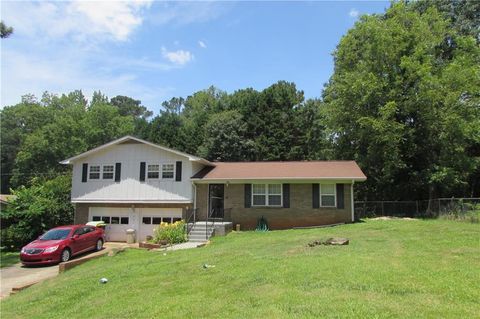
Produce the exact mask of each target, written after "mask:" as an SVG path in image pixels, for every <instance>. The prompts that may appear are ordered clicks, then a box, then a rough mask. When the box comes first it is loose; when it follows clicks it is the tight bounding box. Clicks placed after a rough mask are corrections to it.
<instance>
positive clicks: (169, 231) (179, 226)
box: [153, 220, 187, 244]
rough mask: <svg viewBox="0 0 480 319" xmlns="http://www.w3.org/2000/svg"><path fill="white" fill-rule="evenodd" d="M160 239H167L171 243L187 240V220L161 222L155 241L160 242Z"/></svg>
mask: <svg viewBox="0 0 480 319" xmlns="http://www.w3.org/2000/svg"><path fill="white" fill-rule="evenodd" d="M160 240H166V241H167V242H168V243H169V244H179V243H184V242H186V241H187V233H186V231H185V222H184V221H183V220H180V221H177V222H175V223H173V224H168V223H161V224H160V225H159V226H158V227H157V228H156V229H155V230H154V236H153V241H154V242H155V243H159V242H160Z"/></svg>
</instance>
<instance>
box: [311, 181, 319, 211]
mask: <svg viewBox="0 0 480 319" xmlns="http://www.w3.org/2000/svg"><path fill="white" fill-rule="evenodd" d="M312 206H313V208H320V188H319V185H318V184H312Z"/></svg>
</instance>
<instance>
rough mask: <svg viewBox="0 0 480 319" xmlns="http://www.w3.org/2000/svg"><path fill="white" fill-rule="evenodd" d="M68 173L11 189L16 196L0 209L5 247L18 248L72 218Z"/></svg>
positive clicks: (2, 238) (69, 222)
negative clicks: (4, 207)
mask: <svg viewBox="0 0 480 319" xmlns="http://www.w3.org/2000/svg"><path fill="white" fill-rule="evenodd" d="M70 189H71V175H70V174H66V175H61V176H58V177H56V178H53V179H50V180H40V179H36V180H34V181H33V182H32V186H30V187H25V186H21V187H19V188H18V189H16V190H14V191H13V194H14V195H16V198H15V199H14V200H13V201H11V202H10V203H9V205H8V206H7V208H6V209H5V210H3V211H1V212H0V218H1V220H2V230H1V243H2V247H3V248H4V249H5V250H18V249H19V248H21V247H22V246H23V245H25V244H27V243H28V242H30V241H32V240H33V239H35V238H37V237H38V236H39V235H41V234H42V233H43V232H45V231H46V230H48V229H50V228H53V227H55V226H59V225H68V224H71V223H72V222H73V212H74V208H73V205H72V204H71V203H70Z"/></svg>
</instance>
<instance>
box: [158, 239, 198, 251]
mask: <svg viewBox="0 0 480 319" xmlns="http://www.w3.org/2000/svg"><path fill="white" fill-rule="evenodd" d="M206 244H207V242H193V241H187V242H186V243H181V244H175V245H172V246H168V247H166V248H156V249H153V250H156V251H165V250H181V249H191V248H197V247H202V246H205V245H206Z"/></svg>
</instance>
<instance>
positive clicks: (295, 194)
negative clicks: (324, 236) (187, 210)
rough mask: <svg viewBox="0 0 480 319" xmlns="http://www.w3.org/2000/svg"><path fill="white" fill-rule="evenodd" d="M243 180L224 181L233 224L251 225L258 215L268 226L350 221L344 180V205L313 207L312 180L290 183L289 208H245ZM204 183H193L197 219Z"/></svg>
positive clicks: (202, 204) (202, 215)
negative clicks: (195, 185) (340, 206)
mask: <svg viewBox="0 0 480 319" xmlns="http://www.w3.org/2000/svg"><path fill="white" fill-rule="evenodd" d="M244 192H245V190H244V184H229V185H225V201H224V206H225V209H231V210H230V214H231V216H230V218H229V219H231V221H232V222H233V225H235V224H240V225H241V228H242V229H254V228H255V227H256V225H257V220H258V219H259V218H261V217H262V216H263V217H264V218H265V219H266V220H267V223H268V225H269V228H270V229H287V228H292V227H305V226H318V225H328V224H336V223H348V222H351V221H352V211H351V207H352V206H351V185H350V184H344V209H337V208H313V205H312V184H290V208H281V207H252V208H245V203H244V201H245V199H244ZM207 203H208V185H207V184H199V185H197V208H198V211H197V220H202V219H203V220H204V219H205V216H206V212H207V205H208V204H207Z"/></svg>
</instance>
